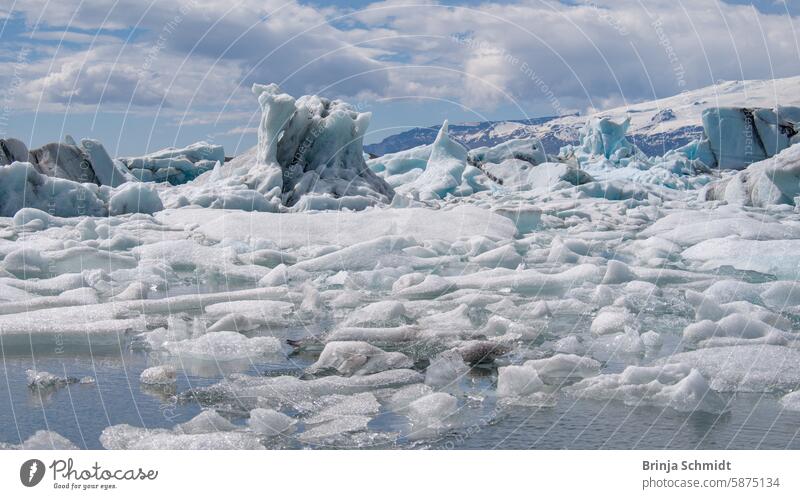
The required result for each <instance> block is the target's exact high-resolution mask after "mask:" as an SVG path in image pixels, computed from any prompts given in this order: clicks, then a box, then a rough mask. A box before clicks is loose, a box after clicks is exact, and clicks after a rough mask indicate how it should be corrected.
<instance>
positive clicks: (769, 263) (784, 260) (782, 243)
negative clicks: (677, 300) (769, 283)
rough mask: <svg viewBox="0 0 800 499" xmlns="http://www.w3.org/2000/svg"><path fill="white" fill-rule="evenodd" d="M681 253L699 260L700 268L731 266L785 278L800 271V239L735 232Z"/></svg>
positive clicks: (792, 277) (709, 268)
mask: <svg viewBox="0 0 800 499" xmlns="http://www.w3.org/2000/svg"><path fill="white" fill-rule="evenodd" d="M681 256H683V257H684V258H686V259H688V260H693V261H694V262H696V263H697V264H698V267H699V268H700V270H713V269H718V268H720V267H722V266H730V267H733V268H735V269H738V270H752V271H755V272H760V273H762V274H773V275H775V276H778V277H780V278H784V279H787V278H788V279H794V278H797V276H798V275H800V250H798V247H797V240H796V239H779V240H772V241H752V240H748V239H740V238H738V237H735V236H731V237H727V238H720V239H708V240H706V241H703V242H701V243H698V244H695V245H694V246H692V247H690V248H688V249H686V250H684V251H683V253H681Z"/></svg>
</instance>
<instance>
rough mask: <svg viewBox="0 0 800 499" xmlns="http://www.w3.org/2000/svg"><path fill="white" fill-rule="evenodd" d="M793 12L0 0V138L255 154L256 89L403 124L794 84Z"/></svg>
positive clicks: (534, 1) (636, 0) (651, 3)
mask: <svg viewBox="0 0 800 499" xmlns="http://www.w3.org/2000/svg"><path fill="white" fill-rule="evenodd" d="M799 4H800V1H795V0H787V1H786V2H784V1H783V0H726V1H721V0H613V1H611V0H595V1H592V0H563V1H560V2H558V1H552V0H522V1H518V2H491V1H476V0H463V1H440V2H432V1H427V0H388V1H383V2H369V1H363V0H355V1H352V0H351V1H347V2H345V1H333V0H332V1H328V0H308V1H296V0H225V1H220V0H91V1H86V0H58V1H56V0H0V60H2V62H3V67H4V70H3V71H2V74H0V85H2V88H3V93H2V94H0V135H11V136H16V137H18V138H21V139H23V140H24V141H25V142H26V143H28V144H29V145H32V146H38V145H41V144H42V143H45V142H50V141H54V140H57V139H59V138H61V137H63V135H64V134H66V133H69V134H72V135H73V136H75V137H93V138H98V139H100V140H102V141H103V142H104V144H105V145H106V147H107V149H109V151H110V152H111V153H112V155H126V154H136V153H141V152H144V151H149V150H154V149H157V148H161V147H164V146H169V145H184V144H187V143H190V142H194V141H197V140H210V141H213V142H217V143H222V144H223V145H225V148H226V151H227V152H228V153H229V154H234V153H236V152H237V151H238V152H241V151H242V150H243V149H244V148H247V147H250V146H252V145H253V144H254V143H255V140H256V139H255V134H254V133H253V127H254V126H255V124H256V123H257V120H258V117H259V111H258V106H257V104H256V102H255V99H254V97H253V96H252V94H251V93H250V91H249V88H250V86H251V85H252V83H254V82H262V83H266V82H276V83H278V84H279V85H280V86H281V88H282V89H284V90H285V91H286V92H289V93H291V94H293V95H295V96H299V95H301V94H304V93H318V94H321V95H324V96H327V97H331V98H343V99H346V100H348V101H350V102H351V103H353V104H354V105H356V106H358V108H359V109H361V110H364V111H370V112H372V113H373V119H372V125H371V127H370V132H369V134H368V137H367V142H374V141H377V140H379V139H380V138H382V137H385V136H386V135H389V134H391V133H395V132H397V131H401V130H403V129H406V128H408V127H411V126H419V125H431V124H435V123H438V122H441V120H442V119H444V118H449V119H451V121H478V120H486V119H519V118H526V117H535V116H549V115H556V114H562V113H569V112H575V111H579V112H586V111H587V110H590V109H602V108H607V107H612V106H617V105H623V104H625V103H634V102H639V101H642V100H649V99H653V98H655V97H665V96H669V95H674V94H676V93H678V92H681V91H683V90H689V89H693V88H698V87H702V86H706V85H709V84H712V83H714V82H716V81H719V80H741V79H768V78H779V77H786V76H793V75H797V74H800V41H799V40H800V37H798V33H797V30H798V28H800V6H799Z"/></svg>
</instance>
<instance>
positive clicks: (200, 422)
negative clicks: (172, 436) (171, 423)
mask: <svg viewBox="0 0 800 499" xmlns="http://www.w3.org/2000/svg"><path fill="white" fill-rule="evenodd" d="M236 428H237V427H236V425H234V424H233V423H231V422H230V421H228V420H227V419H225V418H223V417H222V416H220V415H219V414H218V413H217V411H215V410H213V409H206V410H204V411H202V412H201V413H200V414H198V415H197V416H195V417H193V418H192V419H190V420H189V421H187V422H185V423H181V424H179V425H177V426H176V427H175V430H176V431H177V432H180V433H184V434H186V435H199V434H203V433H215V432H218V431H233V430H235V429H236Z"/></svg>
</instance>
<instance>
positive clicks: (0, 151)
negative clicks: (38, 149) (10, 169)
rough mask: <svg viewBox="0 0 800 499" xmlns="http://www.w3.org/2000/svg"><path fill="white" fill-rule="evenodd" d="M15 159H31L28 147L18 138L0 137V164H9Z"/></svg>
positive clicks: (27, 160) (25, 160) (23, 160)
mask: <svg viewBox="0 0 800 499" xmlns="http://www.w3.org/2000/svg"><path fill="white" fill-rule="evenodd" d="M15 161H22V162H26V163H27V162H29V161H31V158H30V153H29V152H28V147H27V146H26V145H25V143H24V142H22V141H21V140H19V139H15V138H12V137H8V138H4V139H0V165H10V164H11V163H14V162H15Z"/></svg>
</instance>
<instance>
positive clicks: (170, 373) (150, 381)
mask: <svg viewBox="0 0 800 499" xmlns="http://www.w3.org/2000/svg"><path fill="white" fill-rule="evenodd" d="M176 377H177V373H176V371H175V368H174V367H173V366H170V365H164V366H153V367H148V368H147V369H145V370H144V371H142V374H141V375H139V381H141V382H142V383H143V384H145V385H171V384H174V383H175V381H176Z"/></svg>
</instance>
